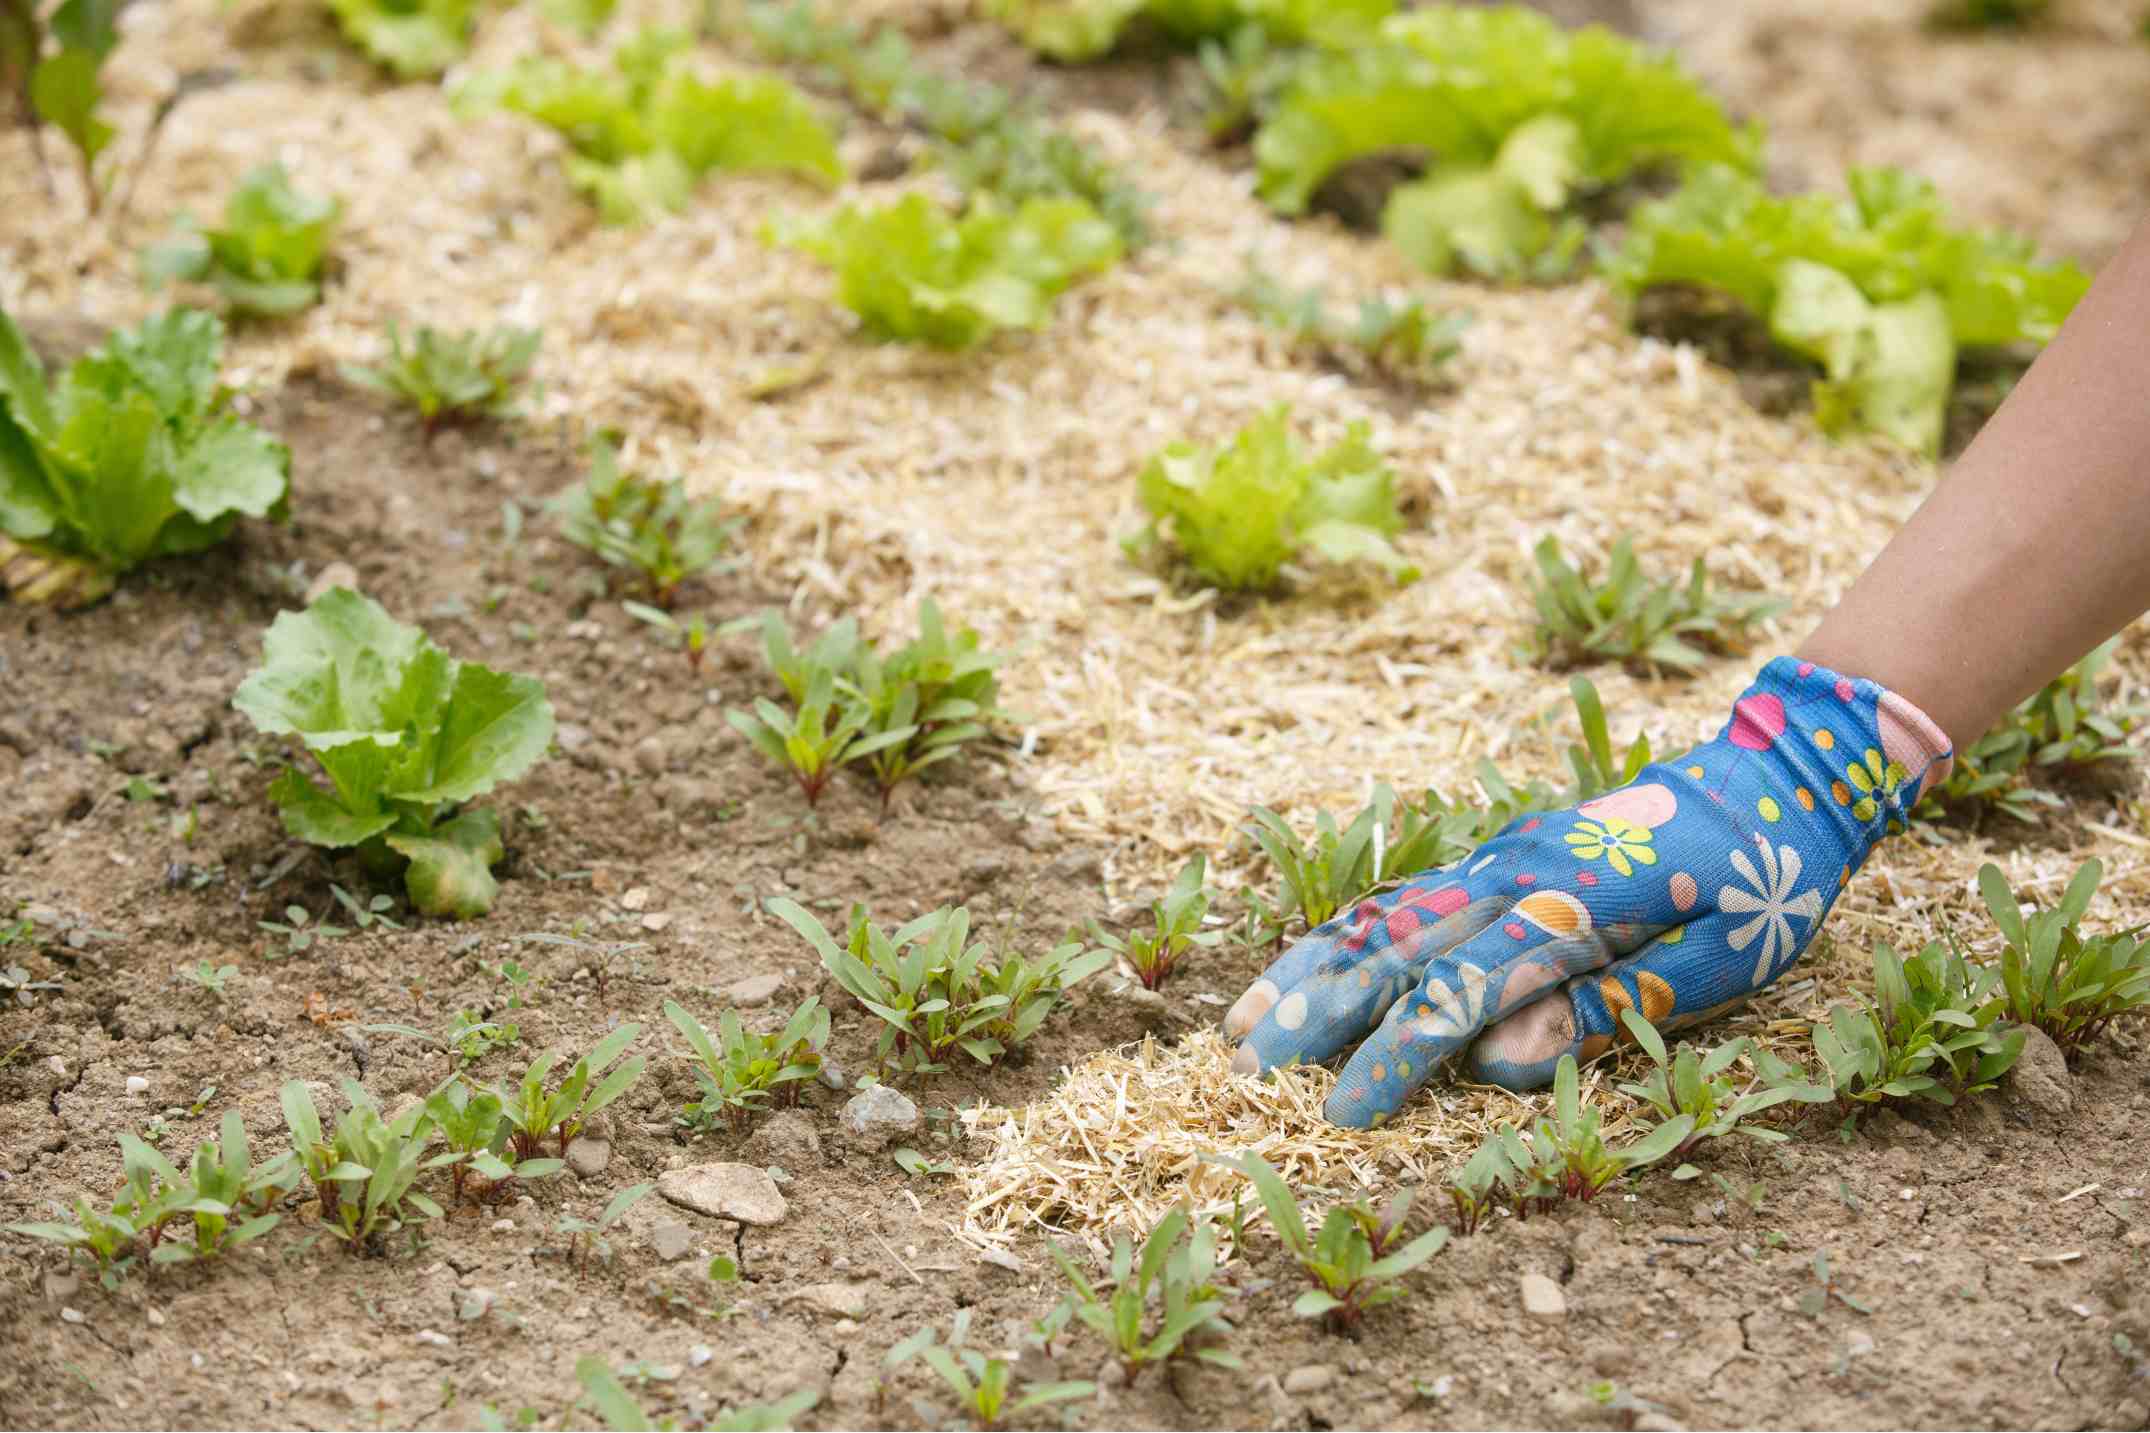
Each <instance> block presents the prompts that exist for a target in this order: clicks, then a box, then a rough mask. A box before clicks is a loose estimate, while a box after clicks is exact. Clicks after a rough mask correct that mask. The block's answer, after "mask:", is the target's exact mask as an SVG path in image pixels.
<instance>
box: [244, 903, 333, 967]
mask: <svg viewBox="0 0 2150 1433" xmlns="http://www.w3.org/2000/svg"><path fill="white" fill-rule="evenodd" d="M254 924H255V925H256V926H257V927H258V928H260V929H262V930H265V931H267V932H269V933H270V934H271V935H280V936H282V937H283V938H284V951H283V953H284V955H298V954H300V953H301V952H304V951H308V950H311V949H313V948H314V946H315V945H317V944H319V943H320V942H321V941H324V940H338V939H341V938H342V937H344V936H347V935H349V934H350V933H351V931H350V928H349V927H347V926H340V925H334V924H332V923H330V921H329V919H328V916H327V915H326V913H324V914H323V915H322V916H321V917H320V918H319V919H316V918H315V917H314V914H313V912H311V911H309V910H307V909H306V907H304V906H299V905H291V906H285V907H284V918H283V919H282V920H280V921H272V920H257V921H255V922H254ZM268 959H271V960H280V959H282V956H275V955H272V956H269V957H268Z"/></svg>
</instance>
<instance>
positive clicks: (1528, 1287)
mask: <svg viewBox="0 0 2150 1433" xmlns="http://www.w3.org/2000/svg"><path fill="white" fill-rule="evenodd" d="M1522 1289H1523V1312H1524V1313H1526V1314H1528V1315H1530V1316H1531V1317H1532V1318H1534V1319H1564V1318H1566V1317H1567V1316H1568V1296H1567V1295H1566V1294H1564V1293H1562V1292H1561V1291H1560V1285H1558V1284H1556V1283H1554V1282H1553V1281H1552V1280H1551V1279H1548V1278H1547V1277H1546V1276H1545V1275H1543V1274H1525V1275H1524V1276H1523V1284H1522Z"/></svg>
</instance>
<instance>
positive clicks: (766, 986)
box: [722, 971, 784, 1010]
mask: <svg viewBox="0 0 2150 1433" xmlns="http://www.w3.org/2000/svg"><path fill="white" fill-rule="evenodd" d="M783 988H784V976H783V973H782V972H781V971H779V972H778V973H776V974H774V975H750V976H748V977H747V978H746V979H744V980H741V981H737V982H734V983H733V984H732V986H731V987H730V988H729V989H727V990H726V991H725V992H724V994H723V997H722V998H723V1000H724V1002H725V1004H727V1005H734V1006H737V1007H738V1008H739V1009H741V1010H751V1009H753V1008H754V1007H755V1006H757V1005H767V1004H768V1003H769V1002H770V1001H772V1000H774V999H776V994H777V992H778V991H780V990H782V989H783Z"/></svg>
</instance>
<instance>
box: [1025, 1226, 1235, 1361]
mask: <svg viewBox="0 0 2150 1433" xmlns="http://www.w3.org/2000/svg"><path fill="white" fill-rule="evenodd" d="M1182 1236H1184V1241H1183V1239H1182ZM1047 1247H1049V1248H1050V1249H1051V1250H1052V1254H1053V1259H1054V1261H1055V1262H1056V1263H1058V1264H1059V1265H1060V1272H1061V1274H1062V1275H1063V1276H1064V1277H1065V1278H1066V1279H1067V1282H1068V1285H1069V1287H1070V1289H1071V1290H1072V1292H1073V1298H1074V1306H1075V1316H1076V1317H1077V1318H1078V1319H1080V1320H1082V1322H1083V1324H1084V1326H1085V1327H1087V1328H1089V1329H1091V1330H1093V1331H1094V1332H1096V1333H1097V1334H1098V1335H1099V1336H1100V1337H1102V1338H1103V1339H1104V1340H1105V1343H1106V1345H1107V1346H1108V1347H1109V1348H1110V1349H1111V1350H1112V1354H1113V1357H1115V1358H1117V1359H1118V1360H1119V1361H1120V1367H1121V1369H1122V1370H1123V1371H1124V1372H1125V1373H1126V1375H1127V1380H1128V1382H1129V1383H1133V1382H1134V1381H1135V1380H1136V1379H1137V1378H1139V1377H1141V1376H1142V1371H1143V1370H1144V1369H1146V1368H1153V1367H1156V1366H1158V1365H1160V1364H1164V1363H1168V1362H1169V1361H1171V1360H1172V1359H1175V1358H1194V1359H1199V1360H1200V1361H1201V1362H1203V1363H1210V1364H1215V1365H1217V1366H1218V1367H1220V1368H1243V1367H1245V1365H1244V1364H1243V1363H1242V1362H1241V1361H1240V1358H1239V1355H1237V1354H1235V1353H1233V1352H1232V1351H1231V1350H1230V1349H1226V1348H1219V1347H1217V1344H1218V1342H1219V1341H1221V1340H1223V1339H1226V1338H1229V1337H1230V1336H1231V1333H1232V1325H1231V1322H1230V1320H1228V1319H1227V1318H1225V1316H1224V1305H1225V1299H1224V1290H1223V1289H1222V1288H1221V1287H1220V1286H1219V1285H1218V1284H1217V1283H1216V1279H1215V1275H1216V1270H1217V1263H1218V1261H1217V1240H1216V1230H1215V1228H1214V1227H1213V1226H1212V1225H1211V1224H1210V1222H1209V1221H1208V1220H1207V1219H1202V1220H1190V1218H1189V1217H1188V1214H1187V1211H1186V1210H1185V1209H1175V1210H1173V1211H1172V1212H1171V1213H1170V1214H1167V1215H1166V1216H1165V1217H1164V1218H1163V1219H1162V1220H1160V1221H1159V1222H1158V1225H1157V1227H1156V1228H1155V1229H1153V1230H1151V1231H1150V1235H1149V1237H1148V1238H1147V1239H1145V1240H1144V1241H1143V1243H1142V1252H1141V1257H1140V1259H1139V1260H1138V1259H1137V1257H1136V1253H1135V1246H1134V1243H1133V1241H1132V1240H1130V1239H1129V1238H1128V1237H1127V1236H1126V1235H1124V1234H1123V1235H1121V1236H1120V1238H1119V1239H1118V1240H1116V1241H1115V1242H1114V1244H1113V1249H1112V1265H1111V1271H1110V1274H1109V1276H1108V1277H1109V1278H1110V1283H1109V1284H1107V1285H1106V1286H1105V1288H1104V1289H1102V1290H1100V1289H1099V1288H1097V1287H1096V1286H1094V1285H1092V1284H1091V1282H1090V1281H1089V1279H1087V1278H1085V1277H1084V1276H1083V1273H1082V1271H1081V1270H1080V1269H1078V1268H1077V1267H1076V1266H1075V1262H1074V1260H1073V1259H1071V1258H1069V1257H1068V1254H1067V1252H1066V1251H1065V1250H1063V1249H1062V1248H1061V1247H1060V1246H1059V1245H1058V1244H1048V1246H1047ZM1153 1290H1154V1293H1153ZM1153 1302H1154V1303H1156V1304H1157V1305H1158V1310H1157V1317H1156V1322H1155V1325H1154V1327H1153V1326H1152V1324H1151V1322H1150V1312H1149V1311H1150V1306H1151V1304H1152V1303H1153Z"/></svg>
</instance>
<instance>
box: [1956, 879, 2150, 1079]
mask: <svg viewBox="0 0 2150 1433" xmlns="http://www.w3.org/2000/svg"><path fill="white" fill-rule="evenodd" d="M2104 875H2105V867H2104V866H2103V865H2102V864H2101V863H2100V862H2098V861H2095V860H2090V861H2085V862H2084V863H2083V864H2082V865H2081V866H2079V867H2077V868H2076V872H2075V877H2074V879H2072V880H2071V881H2069V882H2068V889H2067V891H2066V893H2065V894H2063V895H2062V896H2061V898H2060V904H2059V905H2057V906H2054V907H2052V908H2051V909H2048V910H2041V911H2037V912H2035V913H2034V914H2032V915H2031V916H2030V917H2029V918H2028V919H2026V918H2025V917H2024V914H2023V908H2022V907H2021V906H2020V905H2018V904H2017V903H2016V896H2015V892H2013V891H2011V890H2010V889H2009V888H2008V880H2007V878H2006V877H2005V876H2003V875H2002V874H2001V870H2000V867H1998V866H1995V865H1993V864H1991V863H1990V862H1989V863H1988V864H1986V865H1984V866H1981V867H1980V868H1979V872H1978V889H1979V893H1980V894H1981V895H1983V896H1984V897H1985V900H1986V908H1987V909H1988V910H1990V911H1992V912H1993V922H1994V924H1995V925H1997V926H1999V927H2000V928H2001V935H2002V936H2003V938H2005V939H2006V940H2007V942H2008V944H2007V945H2006V947H2004V948H2003V949H2002V951H2001V987H2002V989H2003V990H2004V991H2005V992H2006V995H2007V1015H2008V1018H2009V1019H2010V1020H2012V1021H2014V1022H2016V1023H2017V1024H2019V1025H2029V1026H2033V1027H2035V1028H2037V1029H2039V1030H2043V1031H2044V1032H2045V1033H2046V1034H2047V1035H2048V1036H2049V1037H2051V1039H2052V1041H2053V1043H2054V1044H2055V1045H2057V1046H2059V1047H2060V1051H2061V1053H2062V1054H2064V1055H2067V1054H2072V1053H2074V1052H2075V1051H2076V1050H2079V1049H2081V1048H2082V1047H2083V1046H2084V1045H2087V1044H2089V1043H2090V1042H2091V1041H2093V1040H2095V1039H2097V1038H2098V1036H2099V1035H2100V1034H2102V1033H2104V1031H2105V1029H2106V1027H2107V1026H2109V1025H2111V1024H2112V1022H2113V1021H2114V1020H2115V1019H2117V1018H2118V1017H2119V1016H2121V1015H2124V1014H2126V1013H2127V1012H2129V1011H2131V1010H2140V1009H2144V1008H2145V1007H2150V940H2144V939H2142V938H2141V931H2142V929H2143V927H2141V926H2132V927H2130V928H2128V929H2127V930H2121V931H2114V932H2112V933H2111V934H2108V935H2099V936H2085V935H2084V934H2083V933H2082V931H2081V930H2080V929H2079V928H2078V927H2079V926H2080V924H2081V922H2082V919H2083V913H2084V912H2085V911H2087V910H2089V909H2090V901H2091V897H2093V896H2095V895H2096V894H2097V891H2098V882H2099V881H2100V880H2101V879H2103V878H2104Z"/></svg>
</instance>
